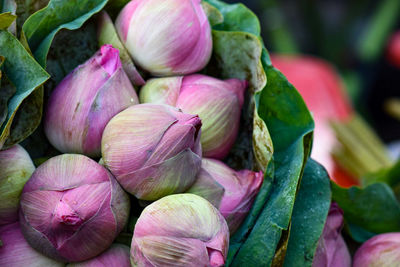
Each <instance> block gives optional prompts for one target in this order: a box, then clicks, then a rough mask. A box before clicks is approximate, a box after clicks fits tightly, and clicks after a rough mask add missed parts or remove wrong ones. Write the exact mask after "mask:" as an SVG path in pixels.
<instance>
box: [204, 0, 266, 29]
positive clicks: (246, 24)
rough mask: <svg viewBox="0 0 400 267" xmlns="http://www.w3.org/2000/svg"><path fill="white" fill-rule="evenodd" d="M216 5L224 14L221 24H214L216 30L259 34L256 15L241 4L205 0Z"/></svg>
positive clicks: (258, 23)
mask: <svg viewBox="0 0 400 267" xmlns="http://www.w3.org/2000/svg"><path fill="white" fill-rule="evenodd" d="M205 1H206V2H207V3H209V4H211V5H213V6H214V7H216V8H217V9H218V10H219V11H220V12H221V14H222V15H223V16H224V21H223V23H221V24H217V25H215V26H214V29H216V30H223V31H238V32H247V33H252V34H254V35H256V36H260V32H261V27H260V22H259V21H258V18H257V16H256V15H255V14H254V13H253V12H252V11H251V10H250V9H248V8H247V7H246V6H245V5H243V4H233V5H230V4H226V3H224V2H221V1H218V0H205Z"/></svg>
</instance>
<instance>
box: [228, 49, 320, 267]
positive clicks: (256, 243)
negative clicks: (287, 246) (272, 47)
mask: <svg viewBox="0 0 400 267" xmlns="http://www.w3.org/2000/svg"><path fill="white" fill-rule="evenodd" d="M264 53H265V55H264V57H263V65H264V69H265V71H266V74H267V77H268V83H267V85H266V86H265V87H264V89H263V90H262V91H261V92H259V93H256V95H255V98H256V107H257V112H258V115H259V116H260V118H261V119H263V120H264V122H265V123H266V125H267V126H268V129H269V132H270V135H271V138H272V142H273V145H274V150H275V152H274V163H275V173H274V179H273V181H270V183H271V189H270V194H269V197H268V199H267V201H266V203H265V205H264V207H263V210H262V212H261V214H260V215H259V217H258V219H257V221H256V223H255V225H254V227H253V229H252V230H251V232H250V233H249V234H248V237H247V239H246V240H245V241H244V242H243V244H242V245H241V246H240V245H237V246H235V247H234V248H232V249H231V250H230V254H231V255H230V259H231V260H230V261H229V263H230V264H231V265H232V266H240V265H243V266H244V265H245V266H269V265H270V264H271V263H272V261H273V259H274V255H275V251H276V248H277V246H278V243H279V241H280V239H281V235H282V231H283V230H288V227H289V222H290V218H291V215H292V210H293V205H294V200H295V195H296V192H297V186H298V182H299V180H300V177H301V175H302V172H303V168H304V164H305V162H306V160H307V158H308V155H309V153H310V149H311V140H312V133H313V129H314V122H313V120H312V117H311V114H310V113H309V111H308V109H307V107H306V105H305V103H304V101H303V99H302V98H301V96H300V94H299V93H298V92H297V91H296V89H295V88H294V87H293V86H292V85H291V84H290V83H289V82H288V81H287V80H286V78H285V77H284V76H283V75H282V74H281V73H280V72H279V71H278V70H277V69H275V68H274V67H272V66H271V65H269V57H268V56H267V52H266V51H264ZM234 238H235V237H234ZM283 243H285V241H283ZM238 246H240V247H239V248H238ZM235 250H236V251H235ZM232 254H234V255H232Z"/></svg>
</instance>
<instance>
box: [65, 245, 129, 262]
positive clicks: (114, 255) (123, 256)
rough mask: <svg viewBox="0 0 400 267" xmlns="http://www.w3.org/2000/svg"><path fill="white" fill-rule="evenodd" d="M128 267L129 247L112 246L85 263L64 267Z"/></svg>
mask: <svg viewBox="0 0 400 267" xmlns="http://www.w3.org/2000/svg"><path fill="white" fill-rule="evenodd" d="M113 266H114V267H130V266H131V263H130V261H129V247H128V246H125V245H122V244H113V245H111V247H110V248H109V249H107V250H106V251H104V252H103V253H101V254H100V255H99V256H97V257H95V258H92V259H90V260H87V261H82V262H77V263H70V264H67V266H66V267H113Z"/></svg>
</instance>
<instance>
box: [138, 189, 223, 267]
mask: <svg viewBox="0 0 400 267" xmlns="http://www.w3.org/2000/svg"><path fill="white" fill-rule="evenodd" d="M228 245H229V231H228V226H227V224H226V222H225V219H224V218H223V217H222V215H221V214H220V213H219V211H218V210H217V209H216V208H215V207H214V206H213V205H211V203H209V202H208V201H207V200H205V199H204V198H202V197H199V196H196V195H193V194H176V195H170V196H166V197H164V198H162V199H160V200H158V201H156V202H154V203H152V204H151V205H149V206H147V207H146V208H145V209H144V210H143V212H142V214H141V215H140V217H139V219H138V221H137V222H136V225H135V230H134V233H133V238H132V245H131V263H132V265H133V266H141V267H151V266H189V267H190V266H193V267H197V266H224V264H225V260H226V256H227V253H228Z"/></svg>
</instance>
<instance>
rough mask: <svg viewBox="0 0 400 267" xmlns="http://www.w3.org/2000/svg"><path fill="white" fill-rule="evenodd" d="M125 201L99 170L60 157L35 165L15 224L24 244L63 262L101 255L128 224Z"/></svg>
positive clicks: (84, 161) (72, 158)
mask: <svg viewBox="0 0 400 267" xmlns="http://www.w3.org/2000/svg"><path fill="white" fill-rule="evenodd" d="M129 206H130V202H129V197H128V195H127V194H126V193H125V192H124V191H123V190H122V188H121V187H120V185H119V184H118V182H117V181H116V180H115V179H114V177H113V176H112V175H111V173H109V172H108V171H107V170H106V169H105V168H104V167H103V166H101V165H99V164H98V163H96V162H95V161H93V160H91V159H90V158H88V157H86V156H83V155H76V154H64V155H61V156H57V157H54V158H51V159H49V160H48V161H46V162H45V163H43V164H42V165H40V166H39V167H38V168H37V169H36V170H35V172H34V173H33V175H32V177H31V178H30V179H29V181H28V182H27V183H26V184H25V187H24V190H23V192H22V195H21V204H20V223H21V229H22V233H23V234H24V236H25V238H26V239H27V241H28V243H29V244H30V245H31V246H32V247H34V248H35V249H37V250H38V251H40V252H42V253H43V254H45V255H47V256H48V257H51V258H53V259H57V260H59V261H64V262H75V261H83V260H87V259H89V258H92V257H94V256H97V255H98V254H100V253H101V252H103V251H104V250H106V249H107V248H108V247H109V246H110V245H111V243H112V242H113V240H114V239H115V237H116V236H117V235H118V234H119V232H120V231H121V230H122V228H123V227H124V225H125V224H126V222H127V219H128V214H129Z"/></svg>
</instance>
